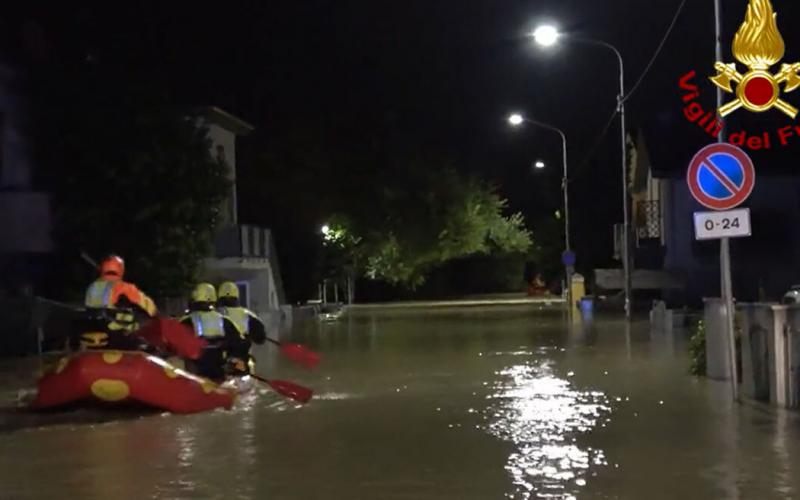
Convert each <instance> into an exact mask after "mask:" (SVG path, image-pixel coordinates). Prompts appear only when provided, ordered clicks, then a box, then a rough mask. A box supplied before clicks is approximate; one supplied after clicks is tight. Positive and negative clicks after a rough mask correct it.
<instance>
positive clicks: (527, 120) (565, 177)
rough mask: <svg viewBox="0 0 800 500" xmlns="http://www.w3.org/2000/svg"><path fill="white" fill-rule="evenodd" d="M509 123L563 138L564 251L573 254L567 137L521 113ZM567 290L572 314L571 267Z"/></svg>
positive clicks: (541, 162)
mask: <svg viewBox="0 0 800 500" xmlns="http://www.w3.org/2000/svg"><path fill="white" fill-rule="evenodd" d="M508 123H510V124H511V125H512V126H514V127H519V126H520V125H522V124H523V123H530V124H531V125H535V126H537V127H541V128H543V129H546V130H549V131H551V132H555V133H557V134H558V135H559V136H561V150H562V153H563V163H564V165H563V166H564V175H563V177H562V180H561V189H562V191H563V192H564V251H565V253H566V252H571V251H572V246H571V244H570V237H569V175H568V174H569V168H568V166H567V135H566V134H565V133H564V131H563V130H561V129H560V128H558V127H555V126H553V125H550V124H547V123H544V122H540V121H537V120H533V119H531V118H527V117H525V116H522V115H521V114H519V113H514V114H512V115H510V116H509V117H508ZM533 166H534V168H537V169H540V168H544V167H545V164H544V162H543V161H541V160H537V161H536V162H535V163H534V164H533ZM566 279H567V283H566V288H567V310H568V311H569V313H570V314H572V307H573V305H572V268H571V266H567V269H566Z"/></svg>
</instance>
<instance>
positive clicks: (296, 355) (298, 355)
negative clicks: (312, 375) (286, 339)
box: [267, 337, 321, 369]
mask: <svg viewBox="0 0 800 500" xmlns="http://www.w3.org/2000/svg"><path fill="white" fill-rule="evenodd" d="M267 341H268V342H271V343H273V344H275V345H276V346H278V347H280V348H281V352H282V353H283V354H284V356H286V357H287V358H289V359H291V360H292V361H294V362H295V363H297V364H298V365H302V366H304V367H306V368H308V369H313V368H316V367H317V365H319V362H320V359H321V357H320V355H319V354H318V353H316V352H314V351H311V350H309V349H308V348H307V347H305V346H302V345H300V344H284V343H283V342H280V341H278V340H273V339H271V338H269V337H267Z"/></svg>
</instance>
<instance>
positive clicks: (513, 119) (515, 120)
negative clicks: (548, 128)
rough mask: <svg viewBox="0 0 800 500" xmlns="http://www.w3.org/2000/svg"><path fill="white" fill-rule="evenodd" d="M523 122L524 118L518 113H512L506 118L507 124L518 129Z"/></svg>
mask: <svg viewBox="0 0 800 500" xmlns="http://www.w3.org/2000/svg"><path fill="white" fill-rule="evenodd" d="M524 121H525V118H523V117H522V115H521V114H519V113H514V114H512V115H511V116H509V117H508V123H510V124H511V125H512V126H514V127H519V126H520V125H522V123H523V122H524Z"/></svg>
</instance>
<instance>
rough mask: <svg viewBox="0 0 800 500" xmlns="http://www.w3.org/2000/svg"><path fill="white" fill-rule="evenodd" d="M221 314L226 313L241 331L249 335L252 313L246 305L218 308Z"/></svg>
mask: <svg viewBox="0 0 800 500" xmlns="http://www.w3.org/2000/svg"><path fill="white" fill-rule="evenodd" d="M217 311H219V312H220V313H221V314H224V315H225V316H227V317H228V318H230V320H231V321H233V324H234V325H236V328H238V329H239V333H241V334H242V335H247V334H248V333H250V316H251V315H252V313H251V312H250V311H249V310H248V309H247V308H245V307H220V308H219V309H217Z"/></svg>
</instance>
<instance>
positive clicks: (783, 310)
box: [709, 304, 800, 408]
mask: <svg viewBox="0 0 800 500" xmlns="http://www.w3.org/2000/svg"><path fill="white" fill-rule="evenodd" d="M738 312H739V319H740V324H741V352H740V355H741V359H742V395H743V396H744V397H747V398H751V399H756V400H760V401H769V402H770V403H772V404H774V405H776V406H781V407H787V408H797V407H798V404H800V307H798V306H792V307H788V306H782V305H774V304H742V305H741V306H740V307H738ZM709 347H710V346H709Z"/></svg>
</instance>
